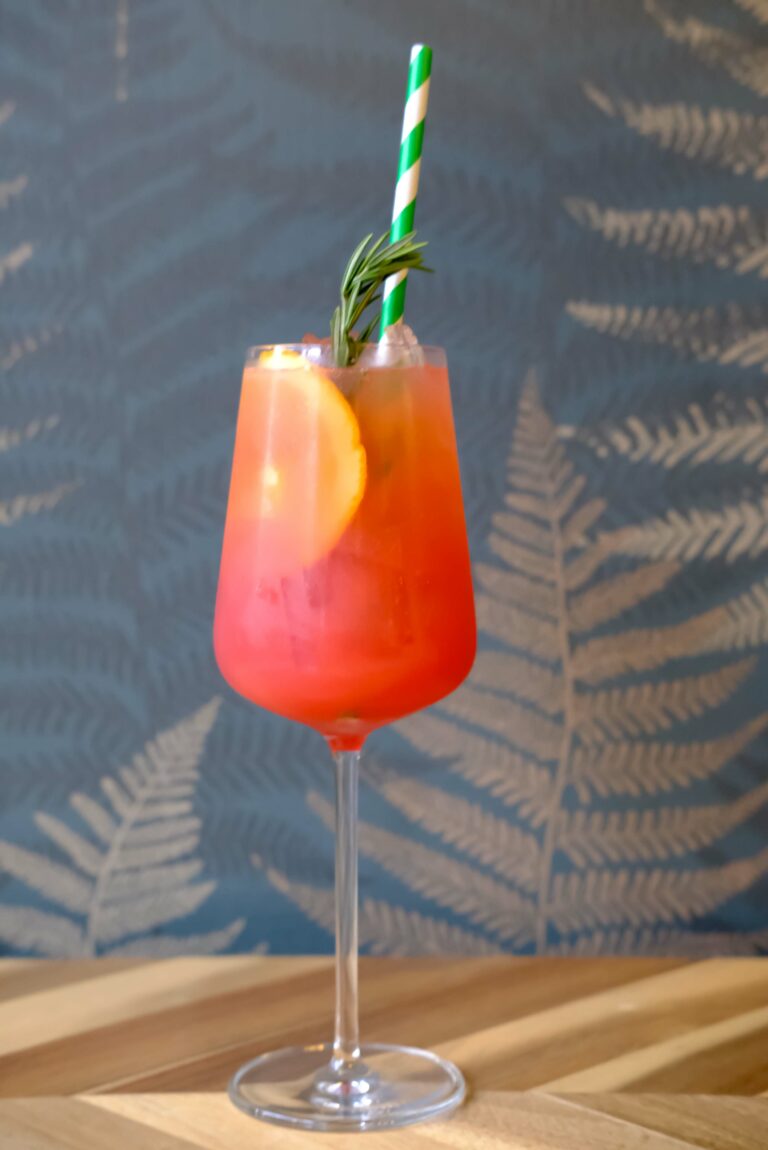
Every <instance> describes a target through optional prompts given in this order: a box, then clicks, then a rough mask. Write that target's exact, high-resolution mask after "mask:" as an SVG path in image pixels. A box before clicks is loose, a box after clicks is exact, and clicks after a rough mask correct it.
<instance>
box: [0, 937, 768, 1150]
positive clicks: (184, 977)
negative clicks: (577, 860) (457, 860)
mask: <svg viewBox="0 0 768 1150" xmlns="http://www.w3.org/2000/svg"><path fill="white" fill-rule="evenodd" d="M361 965H362V970H361V977H362V1000H363V1001H362V1027H363V1034H364V1037H365V1038H368V1039H370V1040H378V1041H403V1042H407V1043H415V1044H420V1045H426V1046H430V1047H432V1048H433V1049H435V1050H438V1051H439V1052H440V1053H442V1054H445V1055H447V1056H449V1057H451V1058H454V1059H455V1060H456V1061H457V1062H458V1063H459V1065H460V1066H461V1068H462V1070H463V1071H464V1073H465V1075H466V1077H467V1081H468V1083H469V1087H470V1092H471V1098H470V1101H469V1103H468V1105H467V1106H466V1107H464V1108H463V1109H462V1111H460V1112H459V1113H458V1114H457V1115H455V1116H454V1117H453V1118H452V1119H451V1120H450V1121H448V1122H442V1123H434V1124H427V1125H423V1126H419V1127H413V1128H411V1129H409V1130H407V1131H400V1132H391V1133H387V1134H366V1135H364V1136H359V1137H360V1138H361V1139H364V1145H365V1146H366V1147H368V1150H375V1148H376V1147H378V1146H381V1147H402V1148H403V1150H407V1148H408V1147H409V1146H414V1147H420V1146H424V1147H425V1148H426V1147H429V1146H446V1147H470V1146H471V1147H477V1148H479V1150H496V1148H497V1147H499V1148H500V1147H519V1148H521V1150H561V1147H562V1150H566V1148H567V1150H573V1147H574V1146H584V1147H590V1148H594V1150H609V1148H613V1147H617V1148H627V1150H634V1148H635V1147H637V1148H638V1150H640V1148H642V1150H681V1148H683V1150H685V1148H691V1147H694V1148H697V1150H768V1098H759V1097H755V1096H757V1095H760V1094H763V1093H768V1005H767V1004H768V959H760V958H755V959H710V960H707V961H704V962H697V963H689V962H686V961H684V960H675V959H631V958H630V959H556V958H553V959H522V958H518V959H516V958H489V959H467V960H441V959H365V960H363V962H362V964H361ZM332 990H333V987H332V977H331V964H330V961H329V960H328V959H326V958H264V957H250V956H233V957H225V958H200V959H197V958H181V959H172V960H165V961H155V962H135V961H131V962H127V961H119V962H112V961H103V960H101V961H100V960H96V961H88V962H41V961H36V960H30V961H19V960H7V961H5V962H0V1096H2V1097H0V1147H2V1150H57V1148H59V1147H61V1148H64V1147H66V1148H73V1150H74V1148H78V1150H81V1148H82V1150H90V1148H91V1147H94V1148H95V1147H99V1150H104V1148H106V1147H108V1148H109V1150H123V1148H125V1150H133V1148H134V1147H140V1146H141V1147H151V1148H152V1150H193V1148H197V1147H205V1148H212V1150H225V1148H226V1150H229V1148H232V1147H241V1146H245V1145H253V1146H259V1147H261V1146H264V1147H273V1146H274V1147H278V1146H280V1147H288V1148H289V1147H293V1146H304V1145H312V1144H315V1145H317V1146H323V1145H328V1146H330V1145H338V1144H339V1143H340V1141H341V1144H343V1146H344V1147H349V1148H350V1150H351V1147H352V1146H353V1145H355V1144H356V1140H357V1136H349V1135H344V1136H340V1135H327V1136H325V1135H307V1134H301V1133H290V1132H287V1131H285V1130H282V1129H279V1128H276V1127H268V1126H265V1125H263V1124H261V1123H258V1124H256V1123H254V1122H253V1121H252V1120H250V1119H248V1118H246V1117H244V1116H243V1115H241V1114H239V1113H238V1112H237V1111H235V1110H234V1108H233V1107H231V1105H230V1104H229V1102H228V1100H227V1099H226V1096H225V1094H224V1091H225V1087H226V1083H227V1080H228V1078H229V1076H230V1075H231V1074H232V1072H233V1071H234V1070H235V1069H236V1068H237V1067H238V1066H239V1065H240V1064H241V1063H242V1062H244V1061H245V1060H246V1059H248V1058H252V1057H254V1056H255V1055H256V1054H259V1053H260V1052H262V1051H265V1050H268V1049H270V1048H274V1047H275V1046H279V1045H284V1044H289V1043H303V1042H314V1041H317V1040H318V1039H321V1038H326V1037H328V1032H329V1027H330V1025H331V1017H332ZM750 1096H751V1097H750ZM361 1144H362V1143H361Z"/></svg>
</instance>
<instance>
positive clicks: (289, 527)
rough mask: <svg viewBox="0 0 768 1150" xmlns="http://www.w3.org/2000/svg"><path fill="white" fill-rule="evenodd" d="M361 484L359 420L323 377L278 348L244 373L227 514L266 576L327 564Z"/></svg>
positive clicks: (355, 505)
mask: <svg viewBox="0 0 768 1150" xmlns="http://www.w3.org/2000/svg"><path fill="white" fill-rule="evenodd" d="M365 481H366V459H365V449H364V448H363V446H362V443H361V442H360V428H359V425H358V422H357V419H356V417H355V413H354V411H353V410H352V408H351V407H350V405H349V403H348V402H347V400H346V398H345V397H344V395H343V394H342V393H341V392H340V391H339V389H338V388H337V387H336V386H335V384H334V383H333V382H332V380H331V379H330V378H329V377H328V376H327V375H326V374H325V373H324V372H323V371H322V370H321V369H320V368H318V367H315V366H313V365H312V364H311V363H309V362H308V361H307V360H306V359H305V358H304V357H303V356H302V355H299V354H298V353H297V352H293V351H289V350H285V349H280V348H275V349H274V350H272V351H269V352H265V353H264V354H262V355H261V356H260V357H259V359H258V361H257V362H256V363H255V364H251V365H249V366H248V367H246V370H245V376H244V379H243V392H242V399H241V407H240V413H239V415H238V429H237V442H236V446H235V458H234V463H233V470H232V485H231V491H230V510H231V513H232V514H233V515H234V516H235V517H236V518H237V519H238V520H239V521H240V522H241V523H242V522H243V521H245V522H247V524H248V528H249V530H250V531H253V534H254V538H255V539H256V540H257V542H258V557H257V562H258V564H259V566H260V567H262V568H267V569H269V570H271V571H278V572H288V571H290V570H295V569H296V568H300V567H308V566H311V565H312V564H314V563H316V562H317V561H318V560H320V559H322V558H323V557H324V556H325V555H327V554H328V552H329V551H331V550H332V549H333V548H334V547H335V546H336V544H337V543H338V541H339V539H340V538H341V536H342V535H343V533H344V531H345V530H346V528H347V527H348V526H349V523H350V522H351V520H352V518H353V516H354V514H355V512H356V511H357V508H358V507H359V505H360V501H361V500H362V498H363V494H364V492H365ZM244 525H245V524H244Z"/></svg>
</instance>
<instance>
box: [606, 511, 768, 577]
mask: <svg viewBox="0 0 768 1150" xmlns="http://www.w3.org/2000/svg"><path fill="white" fill-rule="evenodd" d="M601 541H602V544H603V546H604V547H605V549H606V551H607V552H614V553H617V554H621V555H637V556H645V557H646V558H648V559H662V558H663V559H686V560H689V559H698V558H704V559H719V558H722V559H724V560H725V562H726V563H733V562H735V560H737V559H740V558H742V557H743V556H745V555H746V556H749V557H750V558H754V557H755V556H757V555H761V554H762V553H763V552H764V551H765V550H766V549H767V548H768V495H764V496H762V498H761V499H758V500H755V499H743V500H741V501H740V502H739V503H735V504H730V505H728V506H726V507H722V508H718V510H716V511H705V510H700V509H694V510H692V511H676V510H672V511H668V512H667V513H666V514H665V515H660V516H657V517H656V518H654V519H648V520H645V521H644V522H641V523H631V524H628V525H627V526H626V527H619V528H617V529H616V530H615V531H610V532H606V533H605V534H603V535H602V536H601Z"/></svg>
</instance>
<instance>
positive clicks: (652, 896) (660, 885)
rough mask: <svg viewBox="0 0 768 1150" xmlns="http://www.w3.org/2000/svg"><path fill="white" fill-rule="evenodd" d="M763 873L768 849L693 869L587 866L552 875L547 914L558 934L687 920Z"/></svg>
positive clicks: (690, 919) (747, 884) (712, 908)
mask: <svg viewBox="0 0 768 1150" xmlns="http://www.w3.org/2000/svg"><path fill="white" fill-rule="evenodd" d="M767 873H768V850H764V851H761V852H760V853H759V854H757V855H755V856H754V857H753V858H749V859H740V860H739V861H737V862H731V863H726V864H725V865H724V866H718V867H701V868H699V869H696V870H680V871H678V870H667V869H661V868H654V869H652V870H626V869H625V870H618V871H617V870H597V871H595V870H592V871H584V872H582V871H571V872H570V873H568V874H558V875H556V876H555V879H554V882H553V885H552V907H551V914H552V919H553V922H554V923H555V925H556V926H557V927H558V929H559V930H561V931H562V932H563V933H568V932H569V931H576V930H583V929H584V927H585V926H586V927H595V926H612V925H614V924H616V923H629V924H630V925H632V926H643V925H648V924H649V923H660V924H663V923H673V922H691V921H693V920H694V919H695V918H696V917H697V916H700V915H705V914H707V913H709V912H710V911H712V910H714V908H715V907H717V906H719V905H720V904H721V903H723V902H725V901H726V900H727V899H729V898H732V897H733V896H734V895H735V894H739V893H740V892H741V891H744V890H747V889H748V888H749V887H750V886H752V884H753V883H754V882H755V881H756V880H757V879H759V878H762V877H763V876H764V875H765V874H767Z"/></svg>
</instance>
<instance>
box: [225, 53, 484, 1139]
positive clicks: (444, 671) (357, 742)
mask: <svg viewBox="0 0 768 1150" xmlns="http://www.w3.org/2000/svg"><path fill="white" fill-rule="evenodd" d="M417 78H418V75H417ZM410 219H411V220H412V211H411V215H410ZM385 239H386V237H382V238H381V239H380V240H378V241H377V242H376V243H371V239H370V237H368V239H367V240H365V241H364V242H363V243H362V244H361V245H359V246H358V248H357V249H356V251H355V253H354V255H353V256H352V259H351V260H350V262H349V265H348V267H347V270H346V273H345V276H344V279H343V281H342V291H341V303H340V305H339V308H337V311H336V313H335V314H334V318H333V322H332V338H331V340H330V341H327V342H308V343H303V344H296V345H292V346H288V345H278V346H271V347H255V348H252V349H251V350H250V351H249V352H248V354H247V358H246V364H245V372H244V375H243V384H242V392H241V399H240V409H239V413H238V420H237V432H236V439H235V450H234V459H233V465H232V478H231V485H230V493H229V502H228V506H227V517H226V525H225V531H224V544H223V550H222V558H221V570H220V576H219V589H218V598H217V603H216V618H215V634H214V640H215V650H216V658H217V661H218V664H219V667H220V669H221V671H222V674H223V675H224V677H225V678H226V679H227V681H228V682H229V683H230V684H231V686H232V687H234V689H235V690H236V691H238V692H239V693H240V694H241V695H244V696H245V697H246V698H248V699H250V700H252V701H253V702H254V703H257V704H258V705H259V706H262V707H265V708H267V709H268V710H270V711H273V712H275V713H276V714H279V715H283V716H285V717H286V718H288V719H293V720H296V721H298V722H301V723H305V724H308V725H309V726H310V727H313V728H314V729H315V730H316V731H318V732H319V733H320V734H321V735H322V736H324V738H325V739H326V740H327V742H328V745H329V747H330V749H331V752H332V754H333V758H334V762H335V770H336V998H337V1001H336V1030H335V1038H334V1041H333V1043H328V1044H319V1045H313V1046H309V1047H293V1048H290V1049H287V1050H281V1051H277V1052H274V1053H270V1054H265V1055H262V1056H261V1057H259V1058H257V1059H255V1060H254V1061H253V1062H251V1063H249V1064H248V1065H247V1066H245V1067H243V1068H242V1069H241V1070H240V1071H239V1072H238V1073H237V1074H236V1075H235V1078H234V1079H233V1081H232V1084H231V1087H230V1094H231V1097H232V1099H233V1101H234V1102H235V1103H236V1104H237V1105H238V1106H240V1107H241V1108H242V1109H243V1110H245V1111H247V1112H249V1113H251V1114H254V1115H257V1116H259V1117H262V1118H266V1119H269V1120H272V1121H275V1122H282V1123H285V1124H288V1125H293V1126H299V1127H303V1128H306V1129H321V1130H322V1129H339V1128H342V1129H358V1130H361V1129H371V1128H381V1127H385V1126H399V1125H404V1124H406V1123H409V1122H414V1121H417V1120H419V1119H422V1118H428V1117H432V1116H434V1115H438V1114H443V1113H446V1112H448V1111H450V1110H451V1109H453V1108H454V1107H455V1106H457V1105H458V1104H459V1103H460V1102H461V1100H462V1098H463V1096H464V1081H463V1078H462V1076H461V1074H460V1072H459V1071H458V1070H457V1069H456V1067H455V1066H453V1065H452V1064H450V1063H448V1062H445V1061H444V1060H442V1059H440V1058H438V1057H437V1056H436V1055H434V1054H431V1053H429V1052H427V1051H422V1050H416V1049H413V1048H408V1047H402V1046H388V1045H386V1046H385V1045H378V1044H368V1045H363V1046H361V1044H360V1040H359V1036H358V1012H357V788H358V773H359V762H360V752H361V749H362V747H363V743H364V741H365V739H366V738H367V736H368V735H369V734H370V733H371V732H372V731H373V730H375V729H376V728H377V727H380V726H382V725H383V724H385V723H391V722H394V721H395V720H397V719H399V718H401V717H402V716H403V715H406V714H409V713H411V712H413V711H415V710H418V709H419V708H421V707H425V706H428V705H429V704H430V703H433V702H435V701H436V700H438V699H440V698H442V697H443V696H444V695H446V694H447V693H448V692H450V691H452V690H453V689H454V688H455V687H457V686H458V685H459V683H461V681H462V680H463V679H464V677H465V676H466V674H467V673H468V671H469V669H470V667H471V665H472V661H473V658H474V654H475V617H474V604H473V596H472V582H471V574H470V564H469V553H468V548H467V538H466V529H465V524H464V514H463V509H462V500H461V487H460V481H459V468H458V460H457V454H456V442H455V437H454V427H453V417H452V412H451V400H450V393H449V386H448V374H447V368H446V361H445V355H444V353H443V352H442V350H440V349H439V348H430V347H419V346H418V345H416V344H415V343H414V342H413V341H409V340H408V339H407V338H405V336H404V334H403V331H404V329H403V328H402V326H401V325H400V323H399V322H398V321H399V320H400V318H401V317H400V316H396V317H395V319H394V321H393V322H391V323H385V328H386V338H385V339H383V340H382V341H381V342H380V343H379V344H373V343H369V342H368V337H369V336H370V334H371V330H372V327H373V323H375V320H374V321H373V322H371V323H369V324H368V325H367V327H366V329H365V330H363V331H361V332H360V334H359V335H355V329H354V327H353V325H354V324H355V323H356V322H358V321H359V320H360V317H361V315H362V313H363V311H364V310H365V309H366V308H367V307H368V306H370V305H371V304H372V303H374V302H375V301H376V300H377V299H378V298H379V295H380V291H379V289H380V288H382V291H383V292H384V293H385V296H386V297H387V298H388V300H389V302H388V303H387V302H386V299H385V309H384V310H385V320H386V319H390V320H391V319H392V309H393V306H394V305H395V304H396V303H397V301H398V297H399V300H400V305H401V304H402V290H401V289H402V287H403V281H402V276H403V274H404V273H405V272H407V271H408V270H413V269H417V268H420V267H421V266H422V264H421V250H420V249H421V248H422V247H423V246H424V245H423V244H416V243H415V242H414V240H413V236H412V234H411V233H410V232H406V233H405V234H404V235H401V236H399V237H394V238H391V241H390V243H388V244H386V243H385ZM385 282H386V284H387V285H388V286H387V287H383V285H384V284H385Z"/></svg>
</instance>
